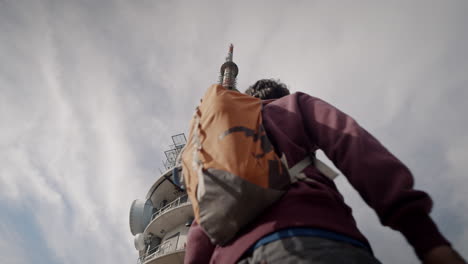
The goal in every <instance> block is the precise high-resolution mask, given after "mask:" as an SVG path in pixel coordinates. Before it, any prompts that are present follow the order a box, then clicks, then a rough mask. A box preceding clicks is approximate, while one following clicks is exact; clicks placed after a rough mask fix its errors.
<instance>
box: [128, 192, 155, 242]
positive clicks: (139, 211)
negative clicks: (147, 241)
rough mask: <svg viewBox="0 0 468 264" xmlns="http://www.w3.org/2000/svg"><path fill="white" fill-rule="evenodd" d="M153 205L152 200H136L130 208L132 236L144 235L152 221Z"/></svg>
mask: <svg viewBox="0 0 468 264" xmlns="http://www.w3.org/2000/svg"><path fill="white" fill-rule="evenodd" d="M152 212H153V203H152V202H151V200H146V201H144V200H135V201H133V203H132V206H131V207H130V232H132V235H134V236H135V235H136V234H138V233H143V231H145V228H146V226H147V225H148V224H149V222H150V221H151V215H152Z"/></svg>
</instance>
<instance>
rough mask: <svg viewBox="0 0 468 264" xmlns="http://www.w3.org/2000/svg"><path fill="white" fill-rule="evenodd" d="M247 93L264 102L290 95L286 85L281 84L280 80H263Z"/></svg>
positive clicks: (246, 91)
mask: <svg viewBox="0 0 468 264" xmlns="http://www.w3.org/2000/svg"><path fill="white" fill-rule="evenodd" d="M245 93H246V94H248V95H250V96H253V97H257V98H260V99H262V100H268V99H277V98H281V97H283V96H286V95H288V94H289V90H288V88H287V87H286V85H285V84H284V83H281V82H279V80H278V81H277V80H274V79H262V80H258V81H257V82H256V83H255V84H253V85H252V86H250V87H249V88H248V89H247V90H245Z"/></svg>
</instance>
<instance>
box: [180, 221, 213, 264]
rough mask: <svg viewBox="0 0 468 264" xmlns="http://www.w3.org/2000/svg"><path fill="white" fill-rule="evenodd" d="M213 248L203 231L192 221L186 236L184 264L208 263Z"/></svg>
mask: <svg viewBox="0 0 468 264" xmlns="http://www.w3.org/2000/svg"><path fill="white" fill-rule="evenodd" d="M214 249H215V246H214V245H213V244H212V243H211V241H210V239H209V238H208V236H207V235H206V234H205V231H203V229H202V228H201V226H199V225H198V224H197V222H196V221H193V223H192V225H191V226H190V229H189V233H188V236H187V247H186V248H185V258H184V264H204V263H209V262H210V259H211V255H212V254H213V251H214Z"/></svg>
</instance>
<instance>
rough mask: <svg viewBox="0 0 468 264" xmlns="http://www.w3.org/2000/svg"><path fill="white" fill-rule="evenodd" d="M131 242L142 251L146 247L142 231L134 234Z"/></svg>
mask: <svg viewBox="0 0 468 264" xmlns="http://www.w3.org/2000/svg"><path fill="white" fill-rule="evenodd" d="M133 243H134V244H135V248H136V250H138V251H142V250H145V249H146V244H145V236H144V235H143V234H142V233H138V234H136V236H135V239H134V240H133Z"/></svg>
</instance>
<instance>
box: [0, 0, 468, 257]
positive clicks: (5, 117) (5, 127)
mask: <svg viewBox="0 0 468 264" xmlns="http://www.w3.org/2000/svg"><path fill="white" fill-rule="evenodd" d="M194 2H195V1H163V0H138V1H117V0H116V1H104V0H101V1H91V0H86V1H85V0H84V1H78V0H77V1H46V0H44V1H33V0H31V1H27V0H24V1H23V0H17V1H15V0H11V1H10V0H0V124H1V129H0V209H1V211H0V263H5V264H10V263H17V264H22V263H70V264H72V263H109V264H111V263H136V259H137V251H136V250H135V249H134V247H133V237H132V235H131V233H130V230H129V224H128V213H129V208H130V205H131V202H132V201H133V200H134V199H136V198H140V199H141V198H144V197H145V195H146V192H147V191H148V189H149V188H150V186H151V184H152V183H153V182H154V181H155V180H156V179H157V178H158V177H159V168H162V167H163V166H162V158H163V151H164V150H166V149H167V147H168V145H169V144H170V143H171V141H170V136H171V135H173V134H177V133H181V132H185V133H186V132H187V126H188V121H189V119H190V117H191V115H192V113H193V110H194V107H195V106H196V104H197V102H198V100H199V98H200V97H201V96H202V94H203V92H204V90H205V89H206V88H207V87H208V86H209V85H210V84H212V83H214V82H216V81H217V78H218V71H219V66H220V65H221V64H222V62H223V61H224V58H225V56H226V51H227V48H228V45H229V43H231V42H232V43H234V44H235V53H234V60H235V62H236V63H237V65H238V66H239V76H238V87H239V89H241V90H244V89H245V88H247V86H248V85H249V84H252V83H253V82H255V81H256V80H257V79H260V78H279V79H281V80H282V81H283V82H285V83H286V84H287V85H289V87H290V89H291V90H292V91H293V92H294V91H303V92H307V93H309V94H311V95H314V96H317V97H320V98H322V99H324V100H326V101H328V102H330V103H332V104H334V105H335V106H337V107H338V108H340V109H341V110H343V111H345V112H347V113H348V114H350V115H351V116H353V117H354V118H356V119H357V120H358V122H360V123H361V125H363V126H364V127H365V128H366V129H367V130H369V131H370V132H371V133H373V134H374V135H375V136H376V137H377V138H378V139H379V140H381V141H382V143H383V144H384V145H385V146H387V147H388V148H389V149H390V150H391V151H392V152H393V153H394V154H396V155H397V156H398V157H399V158H400V159H401V160H402V161H404V162H405V163H406V164H407V165H408V166H409V167H410V169H411V170H412V172H413V173H414V176H415V181H416V187H417V188H420V189H423V190H426V191H428V192H429V193H430V194H431V195H432V198H433V199H434V203H435V207H434V210H433V213H432V216H433V217H434V219H435V221H436V222H437V224H438V226H439V228H440V230H441V231H442V232H443V234H444V235H445V236H446V237H447V238H448V239H449V240H450V241H451V242H452V243H453V245H454V246H455V248H457V249H458V250H459V251H460V252H461V253H462V255H464V257H465V258H468V228H467V227H468V225H467V224H468V201H467V199H466V197H467V194H466V193H467V192H468V191H467V190H468V180H467V177H466V171H468V155H467V151H468V134H467V132H466V131H467V127H468V117H467V112H468V111H467V110H468V107H467V100H468V89H467V84H468V51H467V47H468V31H467V25H468V16H467V13H468V2H467V1H448V0H440V1H346V2H345V1H342V2H340V3H338V2H337V1H336V2H335V1H294V0H291V1H252V2H250V1H249V2H247V1H246V2H243V1H212V2H201V1H197V4H194ZM337 183H338V186H339V188H340V190H342V192H343V193H344V196H345V199H346V200H347V202H348V203H349V204H350V205H351V206H352V207H353V210H354V215H355V217H356V218H357V221H358V225H359V227H360V229H361V230H362V231H363V233H364V234H365V235H366V236H367V237H368V238H369V240H370V241H371V243H372V246H373V248H374V251H375V253H376V255H377V257H378V258H379V259H381V260H382V261H383V263H417V259H416V257H415V254H414V253H413V250H412V248H410V247H409V246H408V244H407V243H406V241H405V239H404V238H403V237H402V236H401V235H400V234H399V233H396V232H394V231H392V230H390V229H389V228H386V227H382V226H381V225H380V223H379V221H378V219H377V218H376V216H375V214H374V213H373V211H372V210H371V209H369V208H368V207H367V206H366V205H365V204H364V203H363V202H362V200H361V199H360V198H359V196H358V194H357V193H356V192H355V191H353V190H352V188H351V187H350V186H349V184H348V183H347V182H346V180H345V179H344V178H343V177H340V179H338V180H337Z"/></svg>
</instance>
